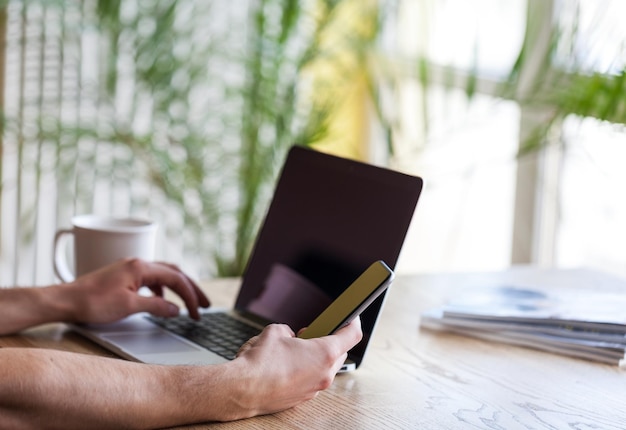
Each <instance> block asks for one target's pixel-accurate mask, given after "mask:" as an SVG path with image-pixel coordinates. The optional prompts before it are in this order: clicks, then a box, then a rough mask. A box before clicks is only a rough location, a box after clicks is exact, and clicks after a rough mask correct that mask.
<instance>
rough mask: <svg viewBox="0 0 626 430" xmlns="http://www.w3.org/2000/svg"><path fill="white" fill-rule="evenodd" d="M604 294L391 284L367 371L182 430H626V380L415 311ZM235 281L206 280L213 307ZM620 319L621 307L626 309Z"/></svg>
mask: <svg viewBox="0 0 626 430" xmlns="http://www.w3.org/2000/svg"><path fill="white" fill-rule="evenodd" d="M502 284H507V285H518V286H535V287H541V288H546V289H549V288H564V289H605V290H611V291H621V292H623V293H624V294H626V281H625V280H623V279H619V278H614V277H611V276H608V275H603V274H601V273H597V272H593V271H587V270H566V271H557V270H541V269H534V268H524V267H520V268H514V269H511V270H508V271H505V272H498V273H474V274H432V275H415V276H399V277H398V278H397V279H396V281H395V282H394V284H393V285H392V286H391V288H390V290H389V292H388V295H387V301H386V304H385V306H384V309H383V313H382V315H381V317H380V321H379V324H378V326H377V328H376V332H375V334H374V337H373V339H372V342H371V343H370V347H369V350H368V353H367V356H366V358H365V361H364V363H363V365H362V366H361V367H360V368H359V369H358V370H357V371H355V372H352V373H349V374H342V375H338V376H337V378H336V379H335V382H334V383H333V385H332V387H331V388H330V389H328V390H327V391H325V392H322V393H320V394H319V396H317V397H316V398H315V399H314V400H312V401H310V402H307V403H305V404H303V405H301V406H299V407H296V408H294V409H291V410H288V411H285V412H281V413H278V414H274V415H269V416H263V417H256V418H251V419H247V420H243V421H238V422H231V423H213V424H199V425H193V426H187V427H184V428H187V429H205V428H211V429H268V428H271V429H320V430H338V429H507V430H509V429H550V430H553V429H615V430H617V429H622V430H623V429H626V371H625V370H622V369H619V368H618V367H617V366H611V365H605V364H597V363H592V362H588V361H584V360H580V359H574V358H569V357H563V356H559V355H555V354H550V353H546V352H541V351H535V350H532V349H528V348H521V347H514V346H509V345H505V344H499V343H490V342H486V341H481V340H477V339H472V338H467V337H463V336H460V335H454V334H442V333H436V332H430V331H427V330H420V327H419V315H420V312H421V311H422V310H425V309H428V308H430V307H433V306H436V305H439V304H442V303H443V302H445V301H446V300H447V299H448V298H450V297H453V296H454V295H455V294H456V293H458V292H460V291H462V290H467V289H469V288H473V287H479V286H486V285H502ZM237 286H238V281H237V280H236V279H231V280H218V281H211V282H206V283H204V285H203V288H205V290H206V291H207V293H208V294H209V296H210V297H211V299H212V301H213V303H214V305H216V306H229V305H231V304H232V303H233V300H234V295H235V294H236V291H237ZM625 313H626V310H625ZM9 346H12V347H42V348H55V349H62V350H69V351H76V352H80V353H87V354H99V355H106V356H112V354H110V353H108V352H107V351H105V350H103V349H102V348H100V347H98V346H97V345H95V344H93V343H91V342H89V341H88V340H86V339H83V338H82V337H80V336H79V335H77V334H75V333H73V332H71V331H69V330H68V329H67V328H66V327H65V326H64V325H62V324H52V325H47V326H43V327H39V328H37V329H33V330H28V331H26V332H24V333H21V334H19V335H15V336H5V337H0V347H9Z"/></svg>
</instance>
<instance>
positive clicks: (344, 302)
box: [298, 260, 394, 339]
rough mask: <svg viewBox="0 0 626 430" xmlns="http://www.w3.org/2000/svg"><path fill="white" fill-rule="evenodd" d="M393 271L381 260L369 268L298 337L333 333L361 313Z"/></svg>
mask: <svg viewBox="0 0 626 430" xmlns="http://www.w3.org/2000/svg"><path fill="white" fill-rule="evenodd" d="M393 277H394V274H393V271H392V270H391V269H390V268H389V267H388V266H387V265H386V264H385V262H383V261H382V260H379V261H376V262H375V263H373V264H372V265H371V266H370V267H368V268H367V269H366V270H365V271H364V272H363V273H362V274H361V275H360V276H359V277H358V278H357V279H356V281H354V282H353V283H352V284H351V285H350V286H349V287H348V288H347V289H346V290H345V291H344V292H343V293H341V295H340V296H339V297H337V298H336V299H335V300H334V301H333V302H332V303H331V304H330V305H329V306H328V307H327V308H326V309H325V310H324V311H323V312H322V313H321V314H319V316H318V317H317V318H315V320H313V322H312V323H311V324H309V326H308V327H307V328H306V329H304V330H303V331H302V332H301V333H300V334H299V335H298V337H300V338H302V339H312V338H315V337H322V336H327V335H329V334H332V333H334V332H336V331H337V330H339V329H340V328H341V327H344V326H346V325H348V324H349V323H350V321H352V320H353V319H354V318H356V317H357V316H358V315H359V314H360V313H361V312H363V311H364V310H365V309H366V308H367V307H368V306H369V305H370V304H371V303H372V302H373V301H374V300H376V298H377V297H378V296H380V295H381V294H382V292H383V291H385V290H386V289H387V288H388V287H389V285H391V281H393Z"/></svg>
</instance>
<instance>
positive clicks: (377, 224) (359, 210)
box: [236, 146, 422, 356]
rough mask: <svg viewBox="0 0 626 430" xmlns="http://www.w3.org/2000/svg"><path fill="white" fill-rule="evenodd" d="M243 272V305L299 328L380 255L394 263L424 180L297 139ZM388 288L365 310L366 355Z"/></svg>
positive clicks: (249, 310)
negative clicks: (304, 144)
mask: <svg viewBox="0 0 626 430" xmlns="http://www.w3.org/2000/svg"><path fill="white" fill-rule="evenodd" d="M288 157H289V158H290V160H289V161H288V162H286V163H285V165H284V166H285V167H284V168H283V171H282V173H281V176H280V178H279V181H278V183H277V186H276V190H275V193H274V197H273V200H272V202H271V204H270V208H269V210H268V213H267V217H266V220H265V223H264V224H263V226H262V228H261V231H260V232H259V235H258V237H257V241H256V244H255V247H254V249H253V252H252V255H251V258H250V260H249V262H248V266H247V268H246V272H245V274H244V278H243V283H242V287H241V291H240V293H239V296H238V298H237V303H236V308H237V310H239V311H244V312H246V313H251V314H254V315H257V316H260V317H263V318H264V319H266V320H269V321H272V322H281V323H286V324H289V325H290V326H291V327H292V329H293V330H294V331H297V330H299V329H300V328H302V327H305V326H307V325H308V324H309V323H310V322H311V321H313V319H315V317H316V316H317V315H318V314H319V313H320V312H321V311H322V310H323V309H324V308H325V307H326V306H327V305H328V304H329V303H330V302H331V301H332V300H333V299H335V298H336V297H338V296H339V295H340V294H341V292H342V291H343V290H344V289H345V288H347V287H348V286H349V285H350V284H351V283H352V281H354V280H355V279H356V278H357V277H358V276H359V275H360V273H361V272H362V271H363V270H365V269H366V268H367V267H369V265H370V264H371V263H373V262H374V261H376V260H383V261H385V262H386V263H387V264H388V265H389V267H391V268H392V269H393V268H394V267H395V265H396V262H397V259H398V255H399V253H400V249H401V248H402V243H403V242H404V238H405V235H406V232H407V229H408V227H409V224H410V221H411V218H412V216H413V211H414V209H415V205H416V204H417V199H418V197H419V194H420V192H421V189H422V180H421V179H420V178H417V177H413V176H409V175H405V174H402V173H399V172H395V171H391V170H387V169H383V168H379V167H375V166H372V165H368V164H365V163H360V162H356V161H352V160H347V159H343V158H339V157H335V156H331V155H327V154H323V153H320V152H316V151H313V150H311V149H306V148H303V147H298V146H295V147H293V148H292V149H291V151H290V152H289V155H288ZM383 300H384V295H383V296H381V297H379V298H378V299H377V300H376V301H375V302H374V303H373V304H372V305H371V306H370V307H369V308H368V309H367V310H366V311H365V312H364V313H363V314H362V315H361V320H362V327H363V333H364V338H363V341H362V342H361V343H360V344H359V345H357V346H356V347H355V348H354V349H353V352H355V353H356V354H357V355H358V356H362V355H363V353H364V350H365V347H366V346H367V343H368V341H369V337H370V335H371V333H372V331H373V329H374V325H375V323H376V319H377V316H378V313H379V310H380V308H381V305H382V301H383Z"/></svg>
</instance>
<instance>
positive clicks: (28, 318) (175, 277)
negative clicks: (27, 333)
mask: <svg viewBox="0 0 626 430" xmlns="http://www.w3.org/2000/svg"><path fill="white" fill-rule="evenodd" d="M142 286H147V287H149V288H150V289H152V291H153V292H154V293H155V295H154V296H153V297H144V296H141V295H139V294H137V292H138V291H139V289H140V288H141V287H142ZM163 287H169V288H171V289H172V290H173V291H174V292H176V293H177V294H178V295H179V296H181V298H182V299H183V301H184V302H185V304H186V306H187V308H188V309H189V314H190V315H191V316H192V317H196V318H197V317H198V307H199V306H201V307H207V306H209V300H208V299H207V297H206V296H205V295H204V294H203V293H202V291H200V288H198V286H197V285H196V284H195V283H194V282H193V281H192V280H191V279H189V278H188V277H187V276H186V275H185V274H184V273H183V272H181V271H180V270H179V269H178V268H177V267H175V266H172V265H170V264H165V263H148V262H145V261H141V260H137V259H128V260H122V261H119V262H117V263H114V264H112V265H110V266H107V267H105V268H102V269H100V270H98V271H95V272H92V273H90V274H87V275H85V276H82V277H80V278H78V279H77V280H76V281H74V282H72V283H69V284H59V285H52V286H48V287H39V288H8V289H0V335H2V334H8V333H14V332H17V331H19V330H23V329H25V328H28V327H32V326H35V325H38V324H43V323H47V322H57V321H63V322H93V323H106V322H113V321H116V320H119V319H121V318H124V317H126V316H128V315H130V314H132V313H136V312H142V311H145V312H151V313H153V314H155V315H159V316H173V315H176V314H178V307H177V306H176V305H174V304H172V303H170V302H167V301H166V300H165V299H163V297H162V296H163Z"/></svg>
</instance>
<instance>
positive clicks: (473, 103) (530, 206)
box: [393, 0, 626, 273]
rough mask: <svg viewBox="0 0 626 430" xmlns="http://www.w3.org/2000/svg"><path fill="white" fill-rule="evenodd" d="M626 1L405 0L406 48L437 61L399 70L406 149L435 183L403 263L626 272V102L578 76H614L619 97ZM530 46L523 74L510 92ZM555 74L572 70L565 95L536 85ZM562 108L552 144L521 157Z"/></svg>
mask: <svg viewBox="0 0 626 430" xmlns="http://www.w3.org/2000/svg"><path fill="white" fill-rule="evenodd" d="M625 12H626V5H624V4H623V2H621V1H619V0H614V1H603V2H597V1H592V0H553V1H544V0H528V1H521V0H520V1H517V0H507V1H498V0H493V1H489V0H480V1H473V2H464V1H462V0H423V1H418V2H411V1H408V2H402V4H401V6H400V13H399V16H400V17H401V18H398V28H399V29H398V30H397V33H396V38H397V44H396V46H397V47H398V48H397V49H398V50H399V51H400V52H401V53H402V55H404V56H413V58H415V57H419V56H420V55H423V56H425V58H426V61H425V62H426V63H427V64H428V69H427V70H428V72H427V76H425V75H424V70H425V69H423V68H422V69H420V67H414V69H418V71H417V72H413V74H410V73H408V74H405V75H404V76H403V78H402V79H399V80H398V82H396V89H395V91H397V94H401V96H399V97H398V100H399V102H398V105H400V106H401V108H400V109H399V110H400V112H398V113H397V114H396V119H397V121H396V123H397V124H399V125H397V126H396V127H395V128H394V134H393V137H394V142H395V144H396V153H395V155H396V158H395V162H396V164H397V165H398V166H399V168H401V169H404V170H407V171H410V172H412V173H416V174H418V175H421V176H423V177H424V179H425V184H426V187H425V191H424V194H423V196H422V199H421V202H420V204H419V205H418V210H417V213H416V218H415V222H414V226H413V227H412V231H411V234H410V236H409V241H408V243H407V245H406V248H405V251H406V252H405V254H404V255H403V257H402V259H401V261H400V264H401V266H399V267H401V268H402V269H403V270H407V271H424V270H485V269H487V270H489V269H494V270H495V269H500V268H503V267H506V266H508V265H509V264H511V263H515V264H524V263H531V264H539V265H546V266H559V267H566V266H586V267H595V268H600V269H604V270H609V271H615V272H620V273H624V272H626V251H624V247H623V243H624V241H625V240H626V231H625V230H626V227H624V222H623V221H622V220H623V219H626V218H625V215H626V209H625V206H626V203H625V199H623V198H622V197H621V194H623V191H622V190H621V189H622V188H623V187H624V185H626V175H624V173H623V169H622V168H621V165H623V164H624V161H626V144H625V143H624V128H623V127H622V125H621V124H623V120H622V119H621V117H620V109H608V108H607V109H604V111H603V109H602V107H603V106H604V107H606V106H612V105H607V102H606V100H604V101H602V100H601V99H600V98H599V97H596V95H597V94H594V93H593V92H592V91H590V92H589V93H588V94H582V89H581V88H580V87H576V86H574V85H569V86H568V83H571V82H574V80H575V79H577V78H589V79H594V80H596V81H597V82H606V83H607V85H606V88H609V90H608V91H605V95H604V96H605V98H608V99H612V98H613V97H615V96H616V94H617V93H615V91H619V90H620V87H618V86H616V85H609V84H610V82H611V81H610V80H611V79H612V78H613V77H619V76H621V75H623V73H624V67H625V64H624V59H625V58H626V56H624V45H625V42H626V30H625V29H624V26H623V24H621V23H620V17H623V16H624V13H625ZM418 23H419V24H420V25H418ZM557 34H558V35H559V37H558V38H557V39H555V35H557ZM555 40H557V41H558V43H557V44H556V45H553V42H554V41H555ZM523 44H525V45H523ZM522 46H524V47H525V51H524V52H525V54H527V55H526V56H525V57H524V58H523V60H524V61H523V63H522V64H521V65H522V67H521V68H520V69H515V71H516V72H518V73H519V78H520V80H519V81H518V84H519V85H518V87H517V88H516V91H515V92H508V93H507V92H503V91H501V89H502V88H503V87H502V86H500V85H501V84H503V83H504V82H506V79H507V77H508V76H509V72H511V71H512V70H513V67H514V65H515V61H516V60H517V58H518V54H520V50H521V48H522ZM553 46H556V47H557V49H556V50H555V51H554V52H552V51H551V49H552V47H553ZM547 54H550V55H547ZM545 58H549V59H550V61H549V62H544V61H543V60H544V59H545ZM546 73H554V74H555V75H559V76H560V77H561V80H559V81H557V82H558V83H559V86H558V87H556V88H555V89H556V90H558V91H560V93H561V94H557V92H556V91H554V94H550V95H549V96H550V97H553V98H550V97H544V98H540V97H538V95H537V94H532V93H531V91H530V89H531V88H532V86H533V82H537V81H541V80H542V79H544V77H545V76H547V75H546ZM409 75H410V76H409ZM417 82H422V83H423V82H426V83H427V85H426V86H425V87H424V86H422V85H419V84H418V83H417ZM397 88H401V89H402V90H397ZM424 88H426V89H424ZM589 88H592V87H591V86H589ZM621 91H622V92H623V91H624V90H623V89H622V90H621ZM407 93H408V94H407ZM467 95H470V96H471V97H468V96H467ZM542 95H545V94H539V96H542ZM555 95H556V96H558V97H561V98H558V97H556V96H555ZM586 96H589V97H588V98H587V99H584V98H583V97H586ZM529 97H530V99H529ZM532 97H535V98H534V99H532ZM568 97H569V98H568ZM622 98H623V97H622ZM407 100H410V102H407ZM538 100H539V101H540V102H541V103H536V102H537V101H538ZM566 101H569V102H570V104H567V103H566ZM571 101H576V103H571ZM583 102H584V103H583ZM603 103H604V104H603ZM607 110H608V111H609V112H606V111H607ZM555 111H558V113H559V114H560V116H559V118H560V119H558V120H554V121H552V122H551V124H552V125H551V127H549V128H546V130H545V133H544V134H543V143H546V144H547V145H546V146H545V147H543V146H542V148H543V149H538V150H534V151H531V152H530V153H529V154H527V155H524V156H519V157H516V151H517V149H518V148H519V147H520V145H522V144H524V142H526V140H525V139H526V137H527V136H529V135H531V134H532V133H533V132H534V131H536V130H539V129H541V127H542V126H543V125H544V124H546V118H551V119H555V117H553V116H551V115H553V113H554V112H555ZM574 114H576V115H574ZM621 115H622V116H623V115H624V114H623V113H622V114H621ZM607 119H610V121H607ZM548 143H549V144H548Z"/></svg>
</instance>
